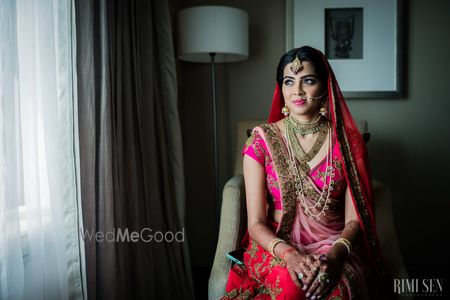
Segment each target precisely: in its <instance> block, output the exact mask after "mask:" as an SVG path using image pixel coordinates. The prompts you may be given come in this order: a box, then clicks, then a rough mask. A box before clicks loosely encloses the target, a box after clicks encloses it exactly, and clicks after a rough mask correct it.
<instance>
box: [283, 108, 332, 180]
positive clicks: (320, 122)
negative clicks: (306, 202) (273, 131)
mask: <svg viewBox="0 0 450 300" xmlns="http://www.w3.org/2000/svg"><path fill="white" fill-rule="evenodd" d="M285 120H286V130H287V131H288V135H287V136H288V137H289V143H290V145H291V147H292V150H293V154H294V156H295V158H296V159H297V160H298V162H299V167H300V168H301V169H302V170H303V171H305V172H308V171H309V170H310V167H309V165H308V162H310V161H311V160H312V159H313V158H314V157H315V156H316V155H317V153H318V152H319V151H320V149H321V148H322V145H323V143H324V142H325V139H326V136H327V133H328V128H329V126H328V122H327V120H326V119H325V118H324V117H322V116H319V117H318V118H317V120H315V121H313V122H310V123H300V122H299V121H297V120H295V119H294V118H293V117H290V116H289V117H287V118H286V119H285ZM316 132H319V134H318V135H317V138H316V140H315V142H314V144H313V146H312V147H311V149H310V150H309V151H308V152H306V151H304V150H303V148H302V146H301V145H300V142H299V140H298V138H297V136H296V134H300V135H302V136H305V135H307V134H313V133H316Z"/></svg>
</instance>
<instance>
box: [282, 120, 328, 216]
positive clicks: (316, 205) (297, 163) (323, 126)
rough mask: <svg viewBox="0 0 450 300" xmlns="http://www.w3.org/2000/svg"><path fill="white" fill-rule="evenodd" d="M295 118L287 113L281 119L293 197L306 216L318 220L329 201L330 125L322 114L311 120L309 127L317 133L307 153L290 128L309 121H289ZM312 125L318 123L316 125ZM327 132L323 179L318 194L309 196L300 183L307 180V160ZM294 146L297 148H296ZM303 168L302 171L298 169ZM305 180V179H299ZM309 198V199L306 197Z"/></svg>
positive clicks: (319, 146)
mask: <svg viewBox="0 0 450 300" xmlns="http://www.w3.org/2000/svg"><path fill="white" fill-rule="evenodd" d="M293 121H296V120H292V117H288V118H286V119H285V124H284V125H285V139H286V141H287V143H288V145H287V149H288V155H289V165H290V167H291V170H292V171H293V172H294V174H293V175H294V177H295V183H294V184H295V189H296V192H297V200H298V201H299V202H300V205H301V207H302V208H303V211H304V212H305V214H306V215H307V216H308V217H309V218H310V219H315V220H317V221H320V217H321V216H322V215H324V214H326V211H327V210H328V209H329V204H330V203H331V198H330V195H331V191H332V190H333V184H334V180H333V177H334V167H333V164H332V162H333V151H332V149H333V146H332V141H331V140H332V139H331V128H330V125H329V123H328V121H327V120H326V119H325V118H323V117H319V118H318V119H317V120H316V121H314V122H311V123H314V124H315V125H314V126H313V127H311V128H309V130H313V131H314V132H319V135H318V136H317V138H316V141H315V142H314V145H313V146H312V148H311V150H310V151H309V152H307V153H305V151H304V150H303V149H302V147H301V146H300V142H299V140H298V139H297V136H296V135H295V130H294V128H295V127H294V126H293V125H294V124H300V125H302V126H303V125H310V124H311V123H307V124H302V123H299V122H297V121H296V122H293ZM316 127H319V129H318V128H316ZM327 134H328V143H327V149H328V150H327V155H326V162H325V165H326V169H325V170H326V171H325V172H324V175H323V182H324V186H323V188H322V191H321V193H320V195H319V196H318V197H317V198H315V199H312V198H311V195H308V194H307V193H305V191H304V186H303V185H304V184H306V183H307V180H308V179H307V177H308V174H307V172H308V171H309V169H310V168H309V166H308V164H307V162H309V161H310V160H311V159H312V158H314V156H315V155H316V154H317V153H318V152H319V150H320V148H321V147H322V145H323V143H324V141H325V139H326V136H327ZM296 149H297V150H296ZM302 171H304V172H302ZM303 181H305V182H303ZM307 199H309V200H307ZM308 202H312V203H313V204H312V205H310V204H308Z"/></svg>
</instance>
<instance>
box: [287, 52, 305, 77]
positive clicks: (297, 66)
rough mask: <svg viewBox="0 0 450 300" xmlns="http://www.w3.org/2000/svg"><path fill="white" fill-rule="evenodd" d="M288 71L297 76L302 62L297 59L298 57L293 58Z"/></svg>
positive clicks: (301, 67)
mask: <svg viewBox="0 0 450 300" xmlns="http://www.w3.org/2000/svg"><path fill="white" fill-rule="evenodd" d="M290 69H291V71H292V73H294V74H295V75H297V74H298V73H299V72H301V71H302V70H303V65H302V62H301V60H300V59H298V56H296V57H295V59H294V61H293V62H292V65H291V68H290Z"/></svg>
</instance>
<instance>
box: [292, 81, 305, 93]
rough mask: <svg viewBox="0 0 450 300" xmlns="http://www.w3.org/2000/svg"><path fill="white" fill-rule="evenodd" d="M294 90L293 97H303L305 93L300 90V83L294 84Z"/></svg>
mask: <svg viewBox="0 0 450 300" xmlns="http://www.w3.org/2000/svg"><path fill="white" fill-rule="evenodd" d="M294 88H295V90H294V95H295V96H300V95H304V94H305V91H304V90H303V88H302V84H301V82H298V83H296V84H295V86H294Z"/></svg>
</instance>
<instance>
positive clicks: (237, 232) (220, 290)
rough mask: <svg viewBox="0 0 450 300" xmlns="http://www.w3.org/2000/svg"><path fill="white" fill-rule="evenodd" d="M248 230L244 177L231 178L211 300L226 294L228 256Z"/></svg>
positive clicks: (225, 192)
mask: <svg viewBox="0 0 450 300" xmlns="http://www.w3.org/2000/svg"><path fill="white" fill-rule="evenodd" d="M246 228H247V208H246V204H245V191H244V177H243V176H242V175H241V174H239V175H236V176H234V177H233V178H231V179H230V180H229V181H228V182H227V183H226V184H225V187H224V189H223V199H222V210H221V213H220V228H219V240H218V242H217V248H216V254H215V257H214V263H213V267H212V270H211V275H210V277H209V282H208V296H209V299H219V298H220V297H222V296H223V295H224V294H225V287H226V284H227V279H228V273H229V270H230V266H231V261H230V260H229V259H228V258H227V257H226V254H227V253H228V252H230V251H232V250H234V249H236V248H238V247H239V246H240V242H241V240H242V238H243V236H244V234H245V231H246Z"/></svg>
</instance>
